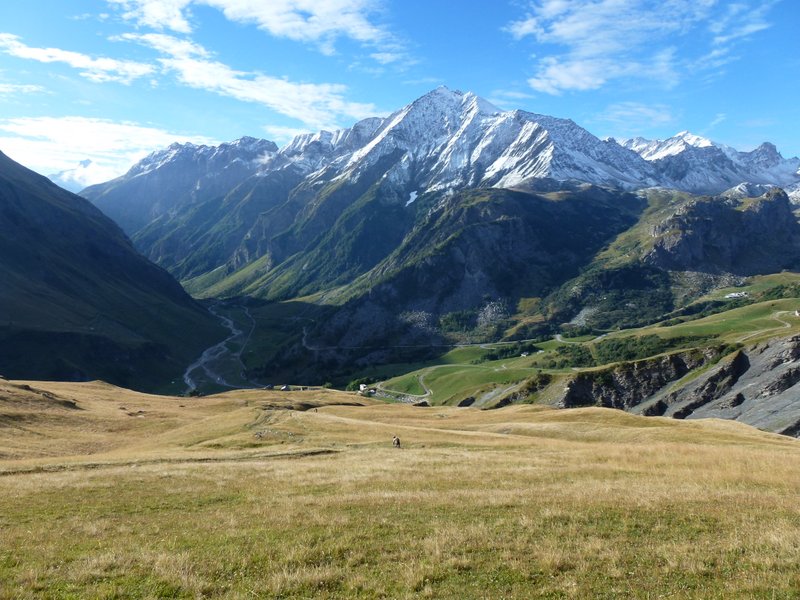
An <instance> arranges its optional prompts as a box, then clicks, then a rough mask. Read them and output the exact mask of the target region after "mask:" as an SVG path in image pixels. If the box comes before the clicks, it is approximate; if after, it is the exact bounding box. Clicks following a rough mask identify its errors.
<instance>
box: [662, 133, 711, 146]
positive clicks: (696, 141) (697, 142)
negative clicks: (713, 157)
mask: <svg viewBox="0 0 800 600" xmlns="http://www.w3.org/2000/svg"><path fill="white" fill-rule="evenodd" d="M671 139H680V140H683V141H684V142H686V143H687V144H689V145H690V146H694V147H695V148H707V147H709V146H714V145H715V144H714V142H712V141H711V140H709V139H708V138H704V137H701V136H699V135H695V134H694V133H692V132H691V131H681V132H678V133H676V134H675V135H674V136H672V138H671Z"/></svg>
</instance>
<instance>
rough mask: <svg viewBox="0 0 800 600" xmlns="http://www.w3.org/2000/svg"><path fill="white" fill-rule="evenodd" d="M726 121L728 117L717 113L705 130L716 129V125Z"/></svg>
mask: <svg viewBox="0 0 800 600" xmlns="http://www.w3.org/2000/svg"><path fill="white" fill-rule="evenodd" d="M727 119H728V115H726V114H725V113H717V114H716V116H715V117H714V120H713V121H711V123H709V124H708V127H706V130H708V129H712V128H714V127H716V126H717V125H719V124H721V123H723V122H724V121H726V120H727Z"/></svg>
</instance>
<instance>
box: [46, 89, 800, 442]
mask: <svg viewBox="0 0 800 600" xmlns="http://www.w3.org/2000/svg"><path fill="white" fill-rule="evenodd" d="M39 187H40V188H41V189H44V188H43V187H42V186H41V184H40V185H39ZM55 189H56V188H52V189H50V188H48V189H47V190H46V192H47V193H48V194H55V193H56V192H55V191H53V190H55ZM58 193H59V194H62V196H60V197H65V198H66V197H70V198H73V200H72V201H73V202H78V200H77V199H75V198H74V197H71V196H69V195H68V194H66V192H58ZM799 194H800V159H798V158H791V159H784V158H783V157H782V156H781V155H780V153H779V152H778V150H777V149H776V148H775V146H774V145H772V144H770V143H764V144H762V145H761V146H759V147H757V148H756V149H755V150H752V151H750V152H740V151H737V150H735V149H733V148H730V147H727V146H723V145H720V144H716V143H714V142H712V141H710V140H708V139H705V138H702V137H699V136H696V135H693V134H691V133H688V132H682V133H679V134H677V135H676V136H674V137H672V138H669V139H666V140H645V139H642V138H635V139H630V140H620V141H617V140H614V139H606V140H601V139H598V138H597V137H595V136H594V135H592V134H591V133H589V132H588V131H586V130H585V129H583V128H582V127H580V126H578V125H577V124H575V123H574V122H572V121H571V120H568V119H561V118H555V117H550V116H545V115H539V114H533V113H528V112H523V111H519V110H515V111H501V110H499V109H498V108H496V107H494V106H493V105H492V104H490V103H489V102H487V101H485V100H483V99H481V98H479V97H477V96H476V95H474V94H472V93H462V92H459V91H454V90H450V89H447V88H444V87H440V88H437V89H435V90H433V91H431V92H430V93H428V94H426V95H425V96H423V97H421V98H419V99H418V100H416V101H415V102H413V103H411V104H409V105H408V106H405V107H403V108H401V109H400V110H398V111H396V112H394V113H393V114H391V115H389V116H388V117H385V118H369V119H365V120H363V121H360V122H358V123H356V124H355V125H353V126H352V127H351V128H349V129H343V130H338V131H334V132H328V131H321V132H319V133H316V134H307V135H300V136H298V137H296V138H295V139H293V140H292V141H291V142H290V143H289V144H287V145H285V146H283V147H281V148H279V147H278V146H277V145H276V144H275V143H273V142H271V141H267V140H260V139H255V138H250V137H245V138H242V139H240V140H237V141H234V142H231V143H225V144H222V145H220V146H215V147H214V146H196V145H192V144H173V145H172V146H170V147H168V148H166V149H164V150H160V151H157V152H154V153H152V154H151V155H149V156H148V157H147V158H145V159H144V160H142V161H141V162H139V163H138V164H136V165H135V166H134V167H133V168H131V169H130V171H128V172H127V173H126V174H125V175H123V176H121V177H119V178H117V179H114V180H112V181H108V182H106V183H103V184H100V185H95V186H92V187H89V188H87V189H84V190H83V191H82V192H81V193H80V195H81V196H83V197H84V198H86V199H88V200H90V201H91V202H92V203H93V204H94V205H95V206H96V207H98V208H99V209H100V210H102V211H103V212H104V213H105V214H106V215H107V216H109V217H110V218H111V219H113V220H114V221H116V223H117V224H118V225H119V226H120V227H121V228H122V230H123V231H124V232H125V233H126V234H127V235H128V236H130V239H131V240H132V241H133V244H134V245H135V247H136V249H138V250H139V252H141V253H142V254H143V255H144V256H145V257H147V258H148V259H149V260H150V261H153V262H154V263H156V264H157V265H159V266H160V267H162V268H163V269H165V270H166V271H168V272H169V273H171V274H172V275H173V276H174V277H175V278H176V279H177V280H178V281H180V282H181V284H182V285H183V287H184V288H185V289H186V290H187V291H188V292H189V293H190V294H192V295H193V296H194V297H195V298H197V299H200V300H202V301H204V302H208V303H210V302H213V303H214V311H215V314H217V315H219V316H222V317H224V319H225V321H226V324H227V325H228V328H229V329H231V331H232V332H233V337H232V338H231V339H232V340H233V345H234V346H236V348H232V347H231V344H229V346H228V347H225V346H224V345H219V344H218V351H215V352H214V353H212V354H213V355H214V356H216V357H218V358H220V357H221V358H224V355H229V357H232V358H233V359H235V363H236V365H238V366H236V368H235V369H234V370H240V371H241V372H239V373H238V375H240V376H241V378H242V379H241V380H242V381H245V382H253V385H256V384H257V385H264V384H266V383H277V382H280V381H294V382H299V383H303V384H311V385H321V384H323V383H329V384H331V385H334V386H341V387H344V386H345V385H347V384H350V386H351V387H357V386H358V384H359V383H372V382H378V381H383V383H381V384H380V385H378V386H376V387H375V391H374V393H376V394H378V395H381V396H384V397H389V398H395V399H401V400H406V401H423V400H424V401H425V402H428V403H448V404H464V405H466V404H474V405H475V406H481V407H484V408H490V407H496V406H502V405H504V404H508V403H510V402H539V403H545V404H551V405H556V406H576V405H581V406H583V405H587V404H589V405H591V404H599V405H603V406H614V407H617V408H624V409H627V410H631V411H634V412H637V411H638V412H642V413H644V414H666V415H671V416H677V417H681V418H685V417H691V416H713V415H716V416H724V417H726V418H734V419H740V420H743V421H745V422H749V423H752V424H756V425H758V426H760V427H763V428H765V429H770V430H772V431H782V432H786V433H789V432H795V431H800V425H798V423H800V403H798V402H795V401H794V398H795V397H796V394H795V393H794V392H792V391H791V390H793V389H794V386H795V384H796V383H797V382H798V381H800V377H795V376H794V375H793V374H792V373H794V371H793V370H792V369H800V363H798V365H797V367H794V366H792V365H794V363H795V361H797V360H798V359H800V354H798V353H797V352H796V351H795V348H796V347H797V342H796V339H795V338H792V337H791V336H792V334H795V333H800V319H798V320H797V321H798V322H797V323H795V320H794V319H795V318H796V317H794V312H793V311H795V310H797V309H800V301H799V300H797V296H798V293H797V292H798V289H800V288H799V287H798V286H800V276H798V277H795V276H794V274H793V273H792V270H793V269H797V268H798V267H800V224H799V223H798V218H797V216H796V215H795V213H794V210H795V206H794V204H793V203H794V202H798V203H800V196H799ZM83 212H87V211H86V210H84V211H83ZM92 218H94V219H95V220H96V219H97V218H98V217H92ZM107 229H108V230H110V231H112V232H113V231H114V229H113V228H111V227H110V226H109V227H107ZM115 235H118V236H120V237H121V234H115ZM120 243H126V242H123V241H121V242H120ZM148 268H150V267H148ZM152 270H153V272H154V273H155V272H156V270H155V267H152ZM164 285H167V284H164ZM173 295H174V297H175V299H179V298H178V296H179V295H178V293H177V292H173ZM179 300H180V302H182V303H183V304H184V305H185V306H186V307H187V310H193V309H192V305H191V301H189V300H188V299H187V298H182V299H179ZM737 311H738V312H737ZM722 315H724V317H723V316H722ZM198 318H199V317H198ZM154 323H155V321H154ZM176 323H177V321H176ZM725 323H727V325H725ZM158 328H159V329H160V330H161V331H167V329H166V328H163V327H158ZM216 331H217V337H216V338H215V339H214V340H212V342H211V343H217V342H219V341H220V339H221V338H222V335H221V334H219V331H220V330H219V329H217V330H216ZM237 336H238V337H237ZM774 339H778V340H782V341H779V342H775V344H777V346H770V344H771V343H772V342H770V340H774ZM759 344H761V346H759ZM764 344H766V345H767V346H764ZM754 348H760V350H754ZM768 348H771V350H769V351H768ZM773 354H775V356H779V357H784V356H789V357H791V358H790V359H785V360H784V359H783V358H775V357H773ZM762 355H763V356H764V357H773V358H770V359H769V360H767V358H763V360H761V359H756V356H762ZM742 357H744V358H742ZM776 361H777V362H776ZM186 362H187V364H188V362H190V361H186ZM198 364H200V363H198ZM204 364H205V363H204ZM209 364H210V363H209ZM784 364H789V365H790V366H788V367H787V366H780V365H784ZM751 365H756V366H757V368H756V366H754V367H753V369H756V370H757V371H758V373H756V372H755V371H753V370H751V369H750V366H751ZM779 366H780V368H778V367H779ZM787 369H788V371H787ZM219 372H220V371H217V373H219ZM732 372H733V373H735V376H734V375H731V374H730V373H732ZM701 373H703V375H702V377H703V378H704V379H703V378H701V379H697V377H698V376H699V375H700V374H701ZM787 373H789V374H787ZM392 377H394V379H392ZM448 377H449V379H448ZM748 378H750V379H752V381H753V382H757V383H752V384H748V385H749V386H750V387H747V386H745V387H744V388H743V387H742V385H743V384H741V383H737V382H739V381H740V380H741V381H750V379H748ZM214 380H215V381H216V384H219V383H220V382H222V383H227V382H226V381H225V379H224V378H223V377H217V376H215V377H212V381H210V382H209V383H208V387H206V388H205V389H206V391H210V390H216V389H219V386H218V385H216V384H215V381H214ZM456 382H457V383H456ZM698 382H700V383H698ZM704 382H705V383H704ZM709 382H711V383H709ZM720 382H722V383H720ZM776 382H778V383H776ZM248 384H249V383H248ZM704 386H705V387H704ZM709 386H713V392H710V391H709ZM202 387H203V386H201V388H202ZM565 390H566V391H565ZM765 390H766V391H765ZM769 390H772V391H769ZM787 390H790V391H789V392H787ZM787 394H788V395H787ZM773 396H775V398H780V399H781V402H783V404H781V408H780V409H779V410H777V413H778V414H779V416H778V417H775V418H773V417H774V415H773V416H769V415H772V413H770V411H769V410H768V409H767V408H765V406H767V405H765V404H764V399H765V398H772V397H773ZM776 401H777V400H776ZM715 403H717V404H718V405H719V406H717V404H715ZM753 403H756V404H757V405H758V406H755V405H753ZM796 404H797V406H796ZM714 407H716V408H714ZM715 411H716V412H715Z"/></svg>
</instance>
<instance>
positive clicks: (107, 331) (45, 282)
mask: <svg viewBox="0 0 800 600" xmlns="http://www.w3.org/2000/svg"><path fill="white" fill-rule="evenodd" d="M0 276H1V277H2V281H3V286H2V288H0V373H2V374H3V375H5V376H6V377H19V378H23V377H24V378H40V379H68V380H74V379H78V380H81V379H94V378H102V379H106V380H108V381H111V382H115V383H120V384H125V385H128V386H131V387H134V388H138V389H155V388H157V387H160V386H163V385H165V384H168V383H169V382H170V381H171V380H172V379H175V378H179V377H180V375H181V373H182V371H183V369H184V368H185V366H186V365H187V364H188V363H189V362H191V361H192V360H193V359H194V358H196V356H197V355H198V354H199V353H200V352H201V351H202V350H203V348H204V347H206V346H208V345H210V344H211V343H213V342H214V341H216V340H217V339H218V338H220V337H222V331H221V328H220V327H219V326H218V325H217V324H216V323H215V320H214V319H213V318H212V317H211V316H210V315H209V314H208V313H207V312H206V311H205V310H204V309H203V308H202V307H200V306H199V305H198V304H197V303H195V302H194V301H193V300H192V299H191V298H190V297H189V296H188V295H187V294H186V293H185V292H184V291H183V290H182V289H181V287H180V286H179V285H178V284H177V282H175V280H174V279H172V277H171V276H170V275H169V274H168V273H167V272H165V271H163V270H162V269H160V268H159V267H157V266H155V265H153V264H152V263H150V262H149V261H147V260H146V259H145V258H144V257H142V256H140V255H139V254H138V253H137V252H136V251H135V250H134V249H133V247H132V245H131V243H130V242H129V240H128V239H127V238H126V237H125V235H124V234H123V233H122V231H121V230H120V229H119V227H118V226H116V225H115V224H114V223H113V222H112V221H111V220H110V219H108V218H107V217H106V216H105V215H103V214H102V213H101V212H100V211H99V210H98V209H96V208H95V207H94V206H92V205H91V204H90V203H89V202H87V201H86V200H84V199H83V198H80V197H79V196H75V195H74V194H71V193H69V192H66V191H65V190H62V189H61V188H59V187H57V186H55V185H54V184H52V183H51V182H50V181H49V180H47V179H46V178H44V177H41V176H40V175H37V174H36V173H34V172H32V171H29V170H28V169H25V168H24V167H22V166H20V165H18V164H17V163H15V162H14V161H12V160H10V159H9V158H8V157H6V156H5V155H3V154H2V153H0Z"/></svg>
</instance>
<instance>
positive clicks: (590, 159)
mask: <svg viewBox="0 0 800 600" xmlns="http://www.w3.org/2000/svg"><path fill="white" fill-rule="evenodd" d="M356 131H357V132H359V135H354V132H356ZM354 138H355V139H354ZM313 141H318V143H319V144H320V145H321V146H324V147H326V148H328V149H329V154H328V157H329V159H330V162H329V163H328V165H327V166H328V167H329V168H331V169H334V170H336V171H339V175H340V176H342V177H346V178H348V179H350V180H355V179H359V178H360V177H361V176H362V175H363V174H364V173H367V172H372V170H373V169H374V168H375V167H376V165H378V164H381V165H382V166H381V167H380V168H381V170H382V174H383V176H384V177H385V178H387V179H388V180H389V181H390V182H392V183H393V184H395V185H397V186H399V187H402V188H409V189H413V190H418V191H419V192H422V191H438V190H445V189H450V190H453V189H459V188H462V187H513V186H517V185H520V184H522V183H523V182H525V181H528V180H531V179H540V178H551V179H557V180H569V179H577V180H581V181H587V182H590V183H596V184H604V185H612V186H619V187H623V188H637V187H642V186H643V185H654V184H656V183H657V181H656V179H655V178H654V170H653V168H652V166H650V165H649V164H648V163H647V162H646V161H643V160H641V159H640V158H639V157H638V156H636V154H635V153H632V152H629V151H627V150H626V149H624V148H622V147H620V146H619V145H618V144H616V143H614V142H608V141H601V140H599V139H598V138H596V137H595V136H593V135H592V134H590V133H589V132H588V131H586V130H585V129H583V128H582V127H579V126H578V125H576V124H575V123H574V122H572V121H570V120H567V119H558V118H555V117H548V116H545V115H537V114H533V113H527V112H524V111H519V110H515V111H505V112H504V111H501V110H500V109H498V108H497V107H495V106H493V105H492V104H490V103H489V102H487V101H486V100H483V99H482V98H480V97H478V96H476V95H475V94H472V93H469V92H468V93H462V92H459V91H454V90H450V89H448V88H445V87H440V88H437V89H435V90H433V91H432V92H430V93H428V94H426V95H425V96H423V97H421V98H419V99H418V100H416V101H414V102H412V103H411V104H409V105H408V106H405V107H403V108H402V109H400V110H398V111H396V112H395V113H393V114H392V115H390V116H389V117H387V118H386V119H383V120H376V119H368V120H366V121H362V122H360V123H358V124H356V126H354V127H353V129H348V130H343V131H341V132H335V133H327V132H322V133H321V134H317V136H313V137H311V138H309V137H308V136H301V137H300V138H298V139H295V140H294V141H293V142H292V143H290V144H289V145H288V146H287V147H286V148H285V149H281V151H280V152H279V156H280V155H289V154H291V155H293V156H296V155H297V153H298V152H299V151H300V150H301V149H304V148H305V147H307V145H308V144H309V142H313ZM353 141H355V142H358V144H360V145H357V144H353V143H352V142H353ZM347 142H351V143H347ZM302 153H303V154H305V152H302ZM316 164H318V163H316Z"/></svg>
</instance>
